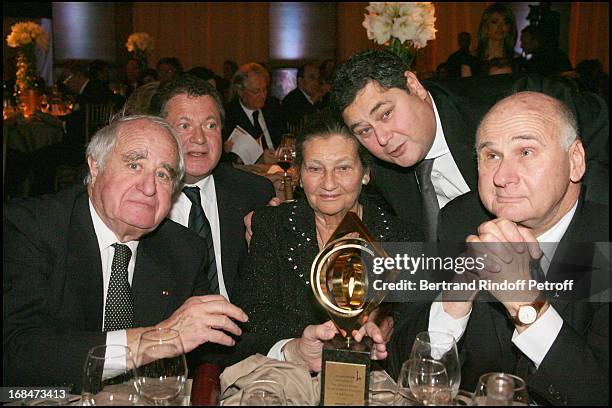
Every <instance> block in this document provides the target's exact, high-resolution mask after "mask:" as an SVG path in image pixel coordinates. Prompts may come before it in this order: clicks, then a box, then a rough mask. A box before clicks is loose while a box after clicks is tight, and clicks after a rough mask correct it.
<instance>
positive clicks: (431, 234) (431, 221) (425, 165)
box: [416, 159, 440, 242]
mask: <svg viewBox="0 0 612 408" xmlns="http://www.w3.org/2000/svg"><path fill="white" fill-rule="evenodd" d="M433 163H434V159H425V160H423V161H422V162H420V163H419V164H418V165H417V168H416V174H417V180H418V182H419V188H420V190H421V200H422V202H423V210H424V212H425V226H426V231H425V233H426V237H427V240H428V241H432V242H435V241H436V239H437V236H438V213H439V212H440V205H439V204H438V197H437V195H436V190H435V188H434V186H433V183H432V182H431V169H432V168H433Z"/></svg>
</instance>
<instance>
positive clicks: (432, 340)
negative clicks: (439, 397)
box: [410, 331, 461, 399]
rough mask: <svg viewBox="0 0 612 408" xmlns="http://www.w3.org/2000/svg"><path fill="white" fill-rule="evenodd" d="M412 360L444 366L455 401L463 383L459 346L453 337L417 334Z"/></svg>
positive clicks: (438, 333)
mask: <svg viewBox="0 0 612 408" xmlns="http://www.w3.org/2000/svg"><path fill="white" fill-rule="evenodd" d="M410 358H411V359H430V360H435V361H439V362H441V363H442V364H444V367H445V368H446V373H447V375H448V380H449V383H450V388H451V390H452V394H453V399H454V398H456V397H457V394H458V393H459V384H460V383H461V366H460V365H459V353H458V352H457V344H456V343H455V339H454V337H453V336H452V335H450V334H448V333H442V332H435V331H430V332H421V333H419V334H417V336H416V338H415V340H414V344H413V345H412V351H411V353H410Z"/></svg>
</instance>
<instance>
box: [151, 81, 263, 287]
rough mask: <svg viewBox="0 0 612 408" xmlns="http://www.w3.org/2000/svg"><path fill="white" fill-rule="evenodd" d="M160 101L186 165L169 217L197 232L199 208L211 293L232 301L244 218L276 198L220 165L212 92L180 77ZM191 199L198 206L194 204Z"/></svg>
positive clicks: (216, 101) (217, 100)
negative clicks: (204, 228) (210, 261)
mask: <svg viewBox="0 0 612 408" xmlns="http://www.w3.org/2000/svg"><path fill="white" fill-rule="evenodd" d="M159 99H160V101H159V102H160V104H159V106H160V107H161V112H160V116H161V117H163V118H164V119H166V120H167V121H168V123H169V124H170V125H171V126H172V127H173V128H174V130H175V131H176V134H177V136H178V138H179V140H180V141H181V145H182V147H183V157H184V160H185V179H184V181H185V184H186V185H185V187H184V188H183V192H182V193H181V194H179V195H178V197H177V199H176V200H175V202H174V203H173V205H172V209H171V210H170V215H169V217H170V218H171V219H172V220H174V221H176V222H178V223H179V224H181V225H184V226H186V227H190V228H192V229H195V228H196V227H195V225H194V223H195V222H194V219H193V217H194V216H195V214H194V212H195V211H196V210H197V211H200V208H194V207H196V206H201V208H202V209H203V211H204V214H203V216H204V217H206V222H208V224H209V227H208V230H209V231H211V232H212V244H213V245H212V248H210V250H211V253H210V254H209V255H210V258H211V259H213V258H214V260H215V262H214V265H211V267H213V268H214V269H215V270H214V271H209V272H211V274H213V275H214V274H216V275H217V278H216V281H217V284H215V283H214V282H215V278H214V276H211V279H212V282H213V284H212V287H211V289H212V290H214V291H215V292H216V293H220V294H222V295H223V296H225V297H226V298H227V299H231V295H232V289H233V287H234V284H235V282H236V278H237V276H238V267H239V264H240V263H241V262H243V261H244V260H245V259H246V255H247V243H246V240H245V239H244V233H245V228H244V223H243V217H244V216H245V215H246V214H247V213H248V212H250V211H252V210H253V209H254V208H255V207H257V206H265V205H266V204H268V201H270V199H272V198H273V197H274V187H273V186H272V184H271V183H270V181H268V179H266V178H264V177H260V176H256V175H254V174H251V173H247V172H245V171H241V170H237V169H234V168H233V167H232V166H231V165H229V164H224V163H221V164H220V163H219V159H220V158H221V150H222V140H221V129H222V125H223V120H224V116H225V112H224V110H223V104H222V102H221V97H220V96H219V94H218V93H217V91H216V90H215V88H214V87H213V86H211V85H210V84H209V83H207V82H206V81H204V80H201V79H199V78H196V77H193V76H189V75H184V76H182V77H181V78H178V79H175V80H172V81H169V82H166V83H165V84H164V85H162V87H161V88H160V90H159ZM193 191H195V196H194V195H193V194H194V193H192V192H193ZM194 198H196V199H197V200H198V201H199V203H198V204H194V203H193V201H192V200H193V199H194ZM201 232H203V231H201ZM205 235H206V234H205ZM213 249H214V252H212V250H213Z"/></svg>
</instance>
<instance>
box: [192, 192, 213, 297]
mask: <svg viewBox="0 0 612 408" xmlns="http://www.w3.org/2000/svg"><path fill="white" fill-rule="evenodd" d="M183 193H185V195H186V196H187V198H189V201H191V210H190V211H189V228H190V229H192V230H194V231H195V232H196V233H197V234H198V235H199V236H201V237H202V238H204V240H205V241H206V247H207V248H208V282H209V283H210V290H211V292H213V293H219V278H218V276H217V262H216V261H215V247H214V244H213V238H212V231H211V230H210V223H209V222H208V218H206V214H204V209H203V208H202V202H201V201H200V188H199V187H183Z"/></svg>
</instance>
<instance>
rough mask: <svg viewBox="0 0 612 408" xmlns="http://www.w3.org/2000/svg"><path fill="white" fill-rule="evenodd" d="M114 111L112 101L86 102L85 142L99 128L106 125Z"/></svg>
mask: <svg viewBox="0 0 612 408" xmlns="http://www.w3.org/2000/svg"><path fill="white" fill-rule="evenodd" d="M114 113H115V107H114V105H113V104H112V103H105V104H87V105H86V108H85V144H87V143H89V140H90V139H91V137H92V136H93V135H94V133H96V132H97V131H98V130H99V129H101V128H103V127H104V126H106V125H108V123H109V122H110V119H111V118H112V116H113V115H114Z"/></svg>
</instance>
